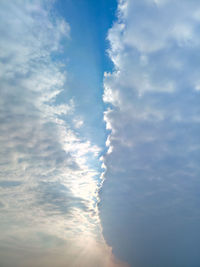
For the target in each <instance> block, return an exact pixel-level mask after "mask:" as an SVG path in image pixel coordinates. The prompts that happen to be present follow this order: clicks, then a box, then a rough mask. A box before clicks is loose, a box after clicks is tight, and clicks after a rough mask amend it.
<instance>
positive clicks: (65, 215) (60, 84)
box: [0, 0, 117, 267]
mask: <svg viewBox="0 0 200 267" xmlns="http://www.w3.org/2000/svg"><path fill="white" fill-rule="evenodd" d="M52 5H53V1H45V0H44V1H43V0H37V1H34V2H33V1H29V0H28V1H22V0H16V1H6V0H2V1H1V3H0V34H1V40H0V62H1V63H0V87H1V91H0V123H1V132H0V157H1V170H0V179H1V181H0V195H1V203H0V213H1V222H0V233H1V234H0V236H1V237H0V243H1V245H0V265H1V266H5V267H6V266H16V267H17V266H20V267H22V266H24V267H27V266H30V267H31V266H34V267H36V266H43V267H44V266H48V267H50V266H87V267H89V266H91V267H93V266H117V263H116V264H115V263H114V261H115V260H114V259H113V258H112V252H111V249H110V248H109V247H108V246H107V245H106V243H105V242H104V239H103V237H102V234H101V227H100V222H99V216H98V210H97V202H98V188H99V186H100V184H99V182H98V181H97V179H96V178H95V177H96V176H97V175H98V172H97V170H96V169H95V168H92V167H91V166H89V165H88V160H89V158H90V157H91V156H92V157H93V158H95V159H96V160H98V155H99V152H100V149H99V148H98V147H97V146H96V145H93V144H91V142H90V141H89V140H88V141H87V140H85V139H84V138H83V139H81V137H80V136H79V135H78V133H77V132H76V129H77V128H79V127H81V125H82V124H83V122H82V120H79V119H77V118H76V117H74V115H73V112H74V109H75V104H74V101H73V100H70V99H62V100H60V99H59V98H58V96H59V94H60V93H61V92H62V91H63V90H66V91H67V88H66V79H67V73H66V65H65V64H63V62H62V60H61V59H60V57H59V56H58V55H59V53H61V52H62V51H63V46H64V44H65V43H66V42H67V40H68V39H69V37H70V26H69V24H68V23H67V22H65V21H64V20H63V19H62V18H60V17H58V16H57V15H55V14H54V12H53V9H52ZM66 118H67V119H68V121H70V120H71V124H68V123H67V120H66ZM73 122H74V128H73V127H72V125H73ZM70 125H71V126H70Z"/></svg>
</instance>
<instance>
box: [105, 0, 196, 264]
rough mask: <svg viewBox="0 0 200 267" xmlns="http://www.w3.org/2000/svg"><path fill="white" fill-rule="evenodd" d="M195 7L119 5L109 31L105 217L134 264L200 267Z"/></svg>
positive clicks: (121, 252) (145, 2) (108, 232)
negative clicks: (199, 247)
mask: <svg viewBox="0 0 200 267" xmlns="http://www.w3.org/2000/svg"><path fill="white" fill-rule="evenodd" d="M199 9H200V5H199V1H196V0H191V1H187V0H181V1H179V0H178V1H171V0H168V1H167V0H166V1H153V0H132V1H131V0H124V1H119V5H118V20H117V21H116V22H115V23H114V25H113V27H112V28H111V29H110V30H109V33H108V40H109V42H110V49H109V51H108V52H109V55H110V58H111V59H112V61H113V63H114V67H115V68H114V70H113V72H112V73H106V74H105V78H104V87H105V90H104V98H103V99H104V101H105V102H107V103H108V104H111V105H112V108H111V109H109V110H108V111H106V112H105V116H104V118H105V121H106V124H107V128H108V129H109V130H110V131H111V133H110V135H109V138H108V140H107V145H108V146H109V147H112V150H111V151H109V153H107V154H106V155H105V156H104V161H103V163H104V164H105V166H106V170H105V174H104V177H105V179H106V180H105V183H104V187H103V190H102V194H101V199H102V206H101V217H102V222H103V229H104V234H105V237H106V240H107V241H108V243H109V244H110V245H112V246H113V249H114V252H115V253H116V255H117V256H120V257H121V259H126V260H128V261H129V263H131V266H143V267H146V266H148V267H150V266H164V265H165V266H175V262H176V266H177V265H180V266H192V265H198V262H199V261H200V258H199V254H198V253H197V251H196V250H193V248H194V247H197V246H199V244H200V236H199V234H196V233H198V232H199V230H200V229H199V224H198V220H199V209H198V205H199V201H200V199H199V197H198V193H197V191H198V189H199V186H200V183H199V175H200V168H199V160H200V150H199V131H200V126H199V120H198V118H199V114H200V108H199V107H200V106H199V103H200V99H199V97H200V96H199V92H198V88H199V86H198V85H199V71H200V69H199V63H200V62H199V57H198V54H199V48H200V37H199V36H200V35H199V28H200V23H199V18H198V15H197V14H199V13H198V12H199ZM193 148H195V149H194V150H193ZM110 152H111V153H110ZM190 244H193V245H190ZM191 246H192V248H191Z"/></svg>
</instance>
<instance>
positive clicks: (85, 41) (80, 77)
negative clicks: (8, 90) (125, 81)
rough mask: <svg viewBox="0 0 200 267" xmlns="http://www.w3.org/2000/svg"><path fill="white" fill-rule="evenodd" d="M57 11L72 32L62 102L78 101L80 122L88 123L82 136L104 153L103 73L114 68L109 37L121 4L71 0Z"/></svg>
mask: <svg viewBox="0 0 200 267" xmlns="http://www.w3.org/2000/svg"><path fill="white" fill-rule="evenodd" d="M55 7H56V12H58V13H59V14H60V15H62V17H64V18H65V19H66V20H67V21H68V22H69V24H70V28H71V32H70V37H71V38H70V41H69V42H68V43H67V44H66V46H65V49H64V56H65V58H66V61H67V68H68V73H69V75H68V80H67V83H66V85H65V86H66V90H64V91H63V92H62V94H61V95H60V98H61V99H63V98H65V97H67V98H68V99H69V98H73V99H74V102H75V106H76V109H75V113H76V115H77V118H80V119H81V120H83V122H84V123H83V125H82V127H80V128H79V129H78V132H79V133H80V135H81V136H82V137H83V136H85V138H86V139H89V140H91V142H92V143H95V144H97V145H99V146H100V147H101V148H102V149H103V148H104V144H105V139H106V136H107V133H106V131H105V124H104V121H103V111H104V109H105V104H104V103H103V101H102V94H103V73H104V71H108V70H111V68H112V63H111V61H110V59H109V58H108V56H107V53H106V50H107V48H108V45H109V44H108V42H107V41H106V36H107V30H108V28H110V27H111V26H112V23H113V20H114V19H115V12H116V7H117V1H115V0H103V1H92V0H85V1H73V0H67V1H57V2H56V5H55ZM58 100H59V98H58Z"/></svg>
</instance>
